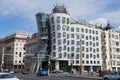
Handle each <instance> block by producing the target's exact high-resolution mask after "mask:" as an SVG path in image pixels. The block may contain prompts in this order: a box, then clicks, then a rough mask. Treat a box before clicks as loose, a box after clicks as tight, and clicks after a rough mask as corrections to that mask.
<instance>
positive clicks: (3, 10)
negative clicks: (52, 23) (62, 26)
mask: <svg viewBox="0 0 120 80" xmlns="http://www.w3.org/2000/svg"><path fill="white" fill-rule="evenodd" d="M57 3H58V4H64V5H65V7H66V8H67V10H68V12H69V13H70V15H71V16H72V17H73V18H76V19H78V20H79V19H82V20H85V21H87V22H90V23H93V24H102V25H106V23H107V20H109V22H110V23H111V25H112V26H113V27H114V28H115V29H117V30H118V29H120V26H119V25H120V0H7V1H6V0H0V37H5V36H7V35H10V34H12V33H15V32H26V33H34V32H37V25H36V21H35V14H36V13H38V12H45V13H51V10H52V9H53V8H54V6H55V5H56V4H57Z"/></svg>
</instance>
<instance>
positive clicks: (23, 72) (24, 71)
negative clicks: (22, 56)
mask: <svg viewBox="0 0 120 80" xmlns="http://www.w3.org/2000/svg"><path fill="white" fill-rule="evenodd" d="M21 73H22V74H28V73H29V70H28V69H23V70H22V71H21Z"/></svg>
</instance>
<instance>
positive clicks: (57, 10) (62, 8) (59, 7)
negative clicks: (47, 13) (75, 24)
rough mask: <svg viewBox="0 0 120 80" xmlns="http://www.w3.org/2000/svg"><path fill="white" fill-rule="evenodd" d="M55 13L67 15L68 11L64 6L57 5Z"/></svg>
mask: <svg viewBox="0 0 120 80" xmlns="http://www.w3.org/2000/svg"><path fill="white" fill-rule="evenodd" d="M53 13H67V10H66V8H65V7H64V6H63V5H61V6H59V5H56V6H55V7H54V9H53Z"/></svg>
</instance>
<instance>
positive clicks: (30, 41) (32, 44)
mask: <svg viewBox="0 0 120 80" xmlns="http://www.w3.org/2000/svg"><path fill="white" fill-rule="evenodd" d="M25 49H26V56H25V58H24V61H25V67H24V68H25V69H30V68H31V66H32V65H33V64H32V63H34V61H33V58H34V56H35V55H36V54H37V33H34V34H32V35H31V36H29V37H27V38H26V44H25Z"/></svg>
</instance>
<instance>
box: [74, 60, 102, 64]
mask: <svg viewBox="0 0 120 80" xmlns="http://www.w3.org/2000/svg"><path fill="white" fill-rule="evenodd" d="M85 62H86V63H85ZM73 64H75V61H73ZM76 64H79V60H76ZM82 64H100V61H82Z"/></svg>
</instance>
